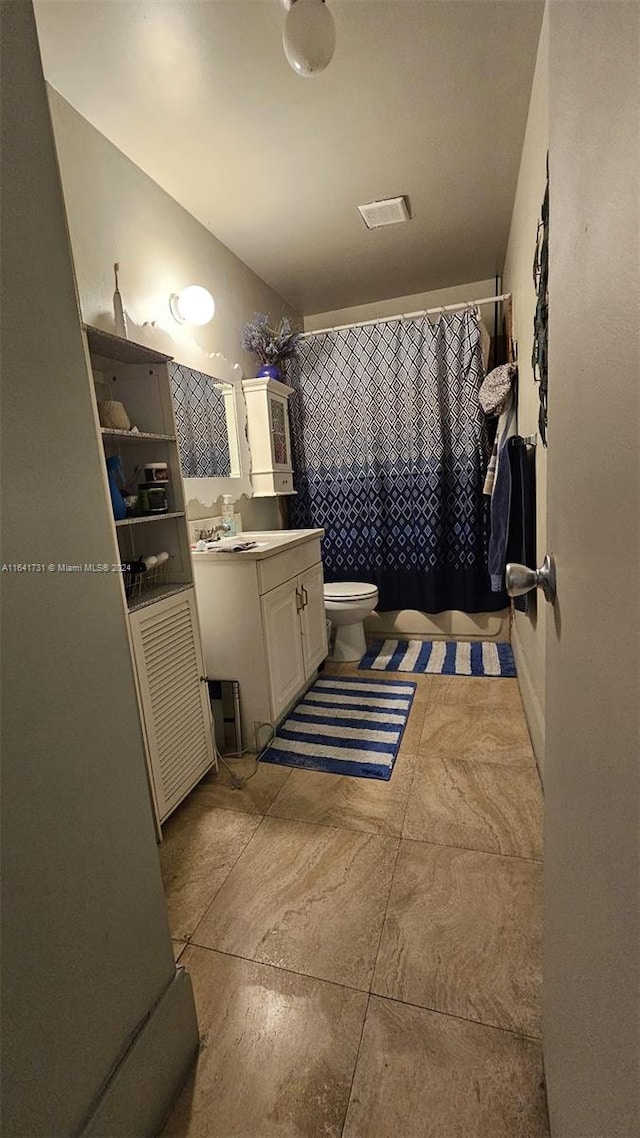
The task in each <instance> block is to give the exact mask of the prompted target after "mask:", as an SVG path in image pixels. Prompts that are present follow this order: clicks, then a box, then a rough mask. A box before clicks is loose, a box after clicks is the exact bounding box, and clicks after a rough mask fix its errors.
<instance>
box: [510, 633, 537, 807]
mask: <svg viewBox="0 0 640 1138" xmlns="http://www.w3.org/2000/svg"><path fill="white" fill-rule="evenodd" d="M511 648H512V650H513V655H514V659H515V662H516V672H517V675H518V687H519V688H520V696H521V698H522V705H523V707H524V714H525V718H526V720H527V726H528V728H529V735H530V737H531V745H532V747H533V753H534V755H535V757H536V763H537V766H538V772H539V774H540V781H541V782H542V784H543V786H544V756H545V717H544V711H543V709H542V706H541V704H540V699H539V697H538V693H537V691H536V689H535V687H534V685H533V677H532V675H531V670H530V668H529V662H528V660H527V655H526V652H525V650H524V647H523V645H522V640H521V638H520V633H519V631H518V625H517V623H516V622H515V621H514V623H513V627H512V630H511Z"/></svg>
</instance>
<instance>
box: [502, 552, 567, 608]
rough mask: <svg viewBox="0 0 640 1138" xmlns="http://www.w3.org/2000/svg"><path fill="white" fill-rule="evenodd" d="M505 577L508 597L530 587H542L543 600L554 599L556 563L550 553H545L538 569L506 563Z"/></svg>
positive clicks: (528, 590)
mask: <svg viewBox="0 0 640 1138" xmlns="http://www.w3.org/2000/svg"><path fill="white" fill-rule="evenodd" d="M505 579H506V583H507V593H508V594H509V596H510V597H521V596H523V595H524V593H530V592H531V590H532V589H542V592H543V593H544V595H545V600H547V601H549V603H550V604H553V602H554V600H555V597H556V565H555V561H554V559H553V554H551V553H547V556H546V557H545V559H544V561H543V562H542V565H541V566H540V568H539V569H529V568H528V566H526V565H518V564H509V565H507V568H506V571H505Z"/></svg>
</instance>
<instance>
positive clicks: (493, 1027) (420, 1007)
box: [183, 941, 541, 1061]
mask: <svg viewBox="0 0 640 1138" xmlns="http://www.w3.org/2000/svg"><path fill="white" fill-rule="evenodd" d="M184 947H185V949H187V948H197V949H198V950H199V951H200V952H212V953H214V954H217V955H219V956H229V957H231V959H232V960H242V961H244V963H245V964H257V965H258V967H259V968H272V969H273V970H274V972H286V973H287V974H288V975H290V976H299V977H300V978H301V979H302V980H313V981H314V982H315V983H316V984H329V985H331V987H333V988H343V989H344V990H345V991H347V992H357V993H358V994H359V995H361V996H366V997H367V1009H368V1007H369V1004H370V1002H371V997H373V998H374V999H377V1000H387V1001H388V1002H389V1003H392V1004H400V1005H402V1006H403V1007H406V1008H416V1009H417V1011H422V1012H429V1014H430V1015H438V1016H443V1017H444V1018H445V1019H455V1020H457V1021H458V1022H460V1023H471V1024H475V1025H476V1027H484V1028H487V1029H488V1030H490V1031H502V1032H504V1033H505V1035H515V1036H517V1037H518V1038H519V1039H528V1040H530V1041H531V1042H532V1043H540V1041H541V1036H539V1035H531V1034H530V1033H529V1032H526V1031H523V1030H522V1029H518V1028H515V1027H501V1026H500V1025H498V1024H495V1023H486V1022H485V1021H484V1020H481V1019H469V1018H468V1017H467V1016H461V1015H456V1013H455V1012H445V1011H443V1009H442V1008H434V1007H431V1006H428V1005H426V1004H415V1003H413V1002H412V1001H411V1000H401V999H400V998H399V997H398V996H385V995H383V994H382V993H381V992H374V991H373V990H372V989H371V990H369V991H367V989H366V988H354V986H353V984H344V983H342V981H340V980H328V979H327V978H326V976H314V975H312V974H311V973H309V972H298V971H297V970H296V969H295V968H285V967H283V965H281V964H272V963H271V962H270V961H265V960H256V959H255V958H254V957H252V956H240V954H239V953H237V952H228V951H227V950H226V949H224V948H212V947H211V945H209V944H198V943H197V942H195V941H191V942H189V943H187V944H185V946H184ZM183 951H184V950H183ZM365 1019H366V1016H365ZM358 1056H359V1052H358ZM356 1061H357V1060H356Z"/></svg>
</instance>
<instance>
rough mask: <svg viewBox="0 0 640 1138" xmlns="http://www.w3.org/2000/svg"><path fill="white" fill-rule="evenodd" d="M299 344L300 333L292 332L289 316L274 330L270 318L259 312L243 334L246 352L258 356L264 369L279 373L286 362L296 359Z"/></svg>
mask: <svg viewBox="0 0 640 1138" xmlns="http://www.w3.org/2000/svg"><path fill="white" fill-rule="evenodd" d="M299 343H300V333H299V332H293V331H292V329H291V321H290V320H289V318H288V316H283V317H282V319H281V320H280V322H279V324H278V325H277V327H275V328H273V327H272V326H271V325H270V323H269V316H268V315H266V314H263V313H260V312H258V313H256V315H255V316H254V318H253V320H252V321H250V322H249V323H248V324H245V326H244V329H243V332H242V347H243V348H244V350H245V351H246V352H251V354H252V355H254V356H256V357H257V358H258V360H259V361H260V363H261V364H262V365H263V367H265V368H266V367H269V368H276V369H277V370H278V371H279V370H280V365H281V364H283V363H284V361H285V360H290V359H295V357H296V356H297V355H298V350H299ZM260 370H262V368H261V369H260Z"/></svg>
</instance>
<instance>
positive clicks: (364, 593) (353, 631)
mask: <svg viewBox="0 0 640 1138" xmlns="http://www.w3.org/2000/svg"><path fill="white" fill-rule="evenodd" d="M377 603H378V590H377V588H376V586H375V585H364V584H362V583H361V582H360V581H336V582H334V584H333V585H325V587H324V607H325V611H326V614H327V617H328V619H329V620H330V621H331V623H332V625H333V627H334V628H335V630H336V637H335V641H334V644H333V652H332V653H331V657H330V659H332V660H361V659H362V657H363V656H364V654H365V652H366V650H367V643H366V640H365V638H364V628H363V627H362V622H363V620H364V619H365V617H367V616H369V613H371V612H373V610H374V608H375V607H376V605H377Z"/></svg>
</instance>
